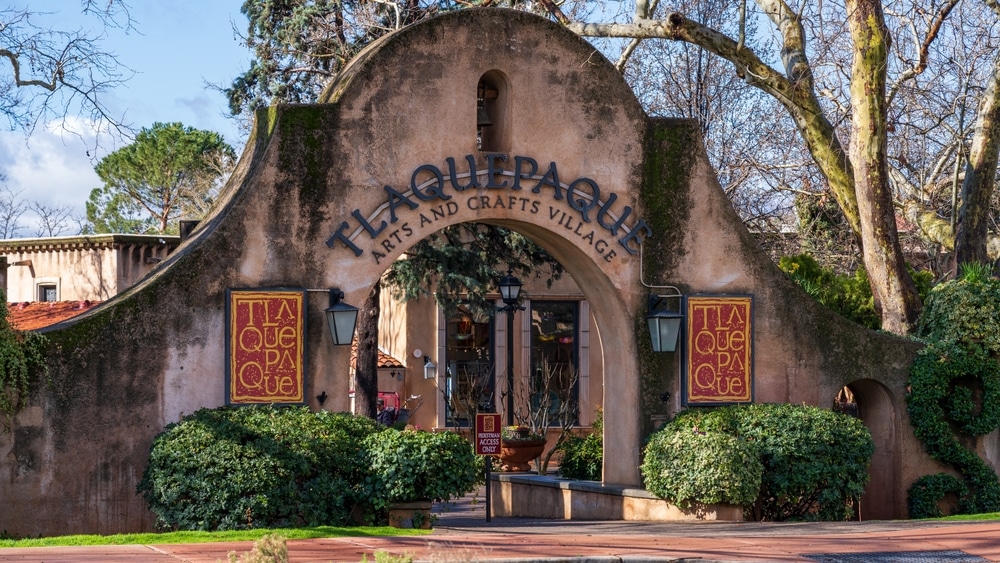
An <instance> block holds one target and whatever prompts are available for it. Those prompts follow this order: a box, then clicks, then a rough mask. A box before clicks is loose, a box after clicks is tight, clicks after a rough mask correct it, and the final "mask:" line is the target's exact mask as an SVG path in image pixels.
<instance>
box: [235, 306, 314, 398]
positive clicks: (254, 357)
mask: <svg viewBox="0 0 1000 563" xmlns="http://www.w3.org/2000/svg"><path fill="white" fill-rule="evenodd" d="M228 295H229V300H228V303H227V310H228V315H227V316H228V325H227V327H226V328H227V331H226V332H227V339H226V348H227V363H228V364H229V373H228V377H227V379H228V382H227V386H226V401H227V403H228V404H252V403H302V402H304V397H305V389H304V387H305V381H304V374H305V352H304V349H305V291H303V290H230V291H229V292H228Z"/></svg>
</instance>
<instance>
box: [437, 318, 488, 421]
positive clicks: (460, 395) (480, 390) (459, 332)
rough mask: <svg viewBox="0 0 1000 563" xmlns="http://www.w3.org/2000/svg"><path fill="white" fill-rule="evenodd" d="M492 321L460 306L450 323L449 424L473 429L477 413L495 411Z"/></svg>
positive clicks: (446, 408) (448, 331)
mask: <svg viewBox="0 0 1000 563" xmlns="http://www.w3.org/2000/svg"><path fill="white" fill-rule="evenodd" d="M490 321H491V319H490V317H489V316H488V315H477V314H475V313H474V312H472V311H470V310H469V309H468V307H465V306H460V307H459V308H458V311H457V312H456V314H455V315H454V316H452V317H451V318H450V319H449V320H448V323H447V329H446V338H447V342H448V345H447V349H446V351H445V353H446V354H447V359H446V361H447V369H446V370H445V416H446V425H447V426H452V427H466V426H470V425H471V424H472V422H473V421H474V420H475V414H476V412H493V410H494V406H493V394H494V377H493V371H494V370H493V346H492V343H491V341H490V334H492V326H491V322H490Z"/></svg>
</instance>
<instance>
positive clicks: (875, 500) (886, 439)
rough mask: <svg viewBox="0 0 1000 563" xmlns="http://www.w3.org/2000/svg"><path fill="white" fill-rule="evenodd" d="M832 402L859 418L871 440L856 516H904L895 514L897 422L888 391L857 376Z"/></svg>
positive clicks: (885, 518) (885, 517) (888, 518)
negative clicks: (870, 455)
mask: <svg viewBox="0 0 1000 563" xmlns="http://www.w3.org/2000/svg"><path fill="white" fill-rule="evenodd" d="M834 404H835V409H836V410H839V411H841V412H843V413H845V414H848V415H851V416H856V417H858V418H860V419H861V422H863V423H864V425H865V427H866V428H868V431H869V432H871V435H872V438H873V439H874V441H875V453H874V454H873V455H872V462H871V465H870V466H869V468H868V484H867V485H866V486H865V492H864V495H863V496H862V497H861V506H860V507H859V508H858V512H859V514H858V518H859V519H861V520H891V519H893V518H900V517H903V516H905V515H904V514H897V513H896V512H897V511H896V476H897V475H898V474H899V467H898V465H899V463H900V460H899V459H898V456H897V455H896V446H895V444H896V443H897V440H896V426H897V423H898V421H897V420H896V418H897V417H896V411H895V408H894V407H893V400H892V397H891V396H890V394H889V390H888V389H886V388H885V386H883V385H882V384H881V383H879V382H877V381H873V380H870V379H861V380H858V381H854V382H851V383H850V384H849V385H847V386H846V387H844V388H843V389H841V390H840V392H839V393H838V394H837V398H836V400H835V403H834Z"/></svg>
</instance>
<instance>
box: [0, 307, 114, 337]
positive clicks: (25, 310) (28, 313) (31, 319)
mask: <svg viewBox="0 0 1000 563" xmlns="http://www.w3.org/2000/svg"><path fill="white" fill-rule="evenodd" d="M99 303H100V301H30V302H29V301H25V302H23V303H8V304H7V310H8V312H9V314H8V317H7V319H8V320H9V321H10V324H11V326H13V327H14V328H16V329H18V330H37V329H40V328H44V327H47V326H49V325H54V324H56V323H58V322H62V321H65V320H66V319H69V318H72V317H75V316H77V315H79V314H80V313H82V312H84V311H86V310H87V309H90V308H91V307H94V306H95V305H98V304H99Z"/></svg>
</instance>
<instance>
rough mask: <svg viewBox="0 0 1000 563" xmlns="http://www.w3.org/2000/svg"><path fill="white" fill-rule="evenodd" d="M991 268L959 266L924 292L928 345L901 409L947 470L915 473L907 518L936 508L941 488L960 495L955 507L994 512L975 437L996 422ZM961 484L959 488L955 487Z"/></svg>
mask: <svg viewBox="0 0 1000 563" xmlns="http://www.w3.org/2000/svg"><path fill="white" fill-rule="evenodd" d="M990 274H991V267H990V266H989V265H984V264H964V265H963V267H962V272H961V277H960V278H959V279H957V280H953V281H949V282H945V283H942V284H940V285H938V286H937V287H935V288H934V290H933V291H931V293H930V294H929V295H928V296H927V299H926V300H925V303H924V308H923V311H922V312H921V315H920V321H919V323H918V335H919V336H920V337H921V338H923V339H924V340H925V341H926V342H927V343H928V345H927V347H926V348H924V349H923V350H921V352H920V354H919V355H918V356H917V358H916V360H915V361H914V362H913V365H912V366H911V367H910V379H909V380H908V382H907V389H908V393H907V395H906V410H907V413H908V414H909V416H910V421H911V423H912V424H913V431H914V434H915V435H916V437H917V439H919V440H920V442H921V443H922V444H923V445H924V448H925V449H926V450H927V453H928V454H929V455H930V456H931V457H933V458H934V459H937V460H940V461H943V462H945V463H949V464H951V465H952V466H953V467H954V468H955V469H957V470H958V472H959V473H961V482H958V481H957V480H956V479H955V478H954V477H948V476H946V475H930V476H925V477H922V478H920V479H918V480H917V481H916V482H915V483H913V485H911V487H910V489H909V491H908V496H909V498H908V500H907V505H908V506H909V509H910V516H911V517H913V518H921V517H926V516H928V515H933V514H935V513H936V512H937V511H938V510H939V509H938V507H937V504H938V501H939V500H940V499H941V497H943V496H944V495H945V494H948V493H954V494H957V495H958V512H959V513H962V514H975V513H982V512H995V511H997V510H1000V480H998V479H997V474H996V472H995V471H994V470H993V469H992V468H991V467H990V466H989V465H987V464H986V462H984V461H983V460H982V458H980V457H979V455H978V454H977V453H976V451H975V446H974V445H972V444H974V443H975V442H977V441H978V440H979V439H980V437H981V436H983V435H986V434H989V433H990V432H993V431H994V430H996V429H997V428H998V427H1000V362H998V361H997V358H998V357H1000V280H996V279H994V278H992V277H991V275H990ZM959 485H960V486H959Z"/></svg>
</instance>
